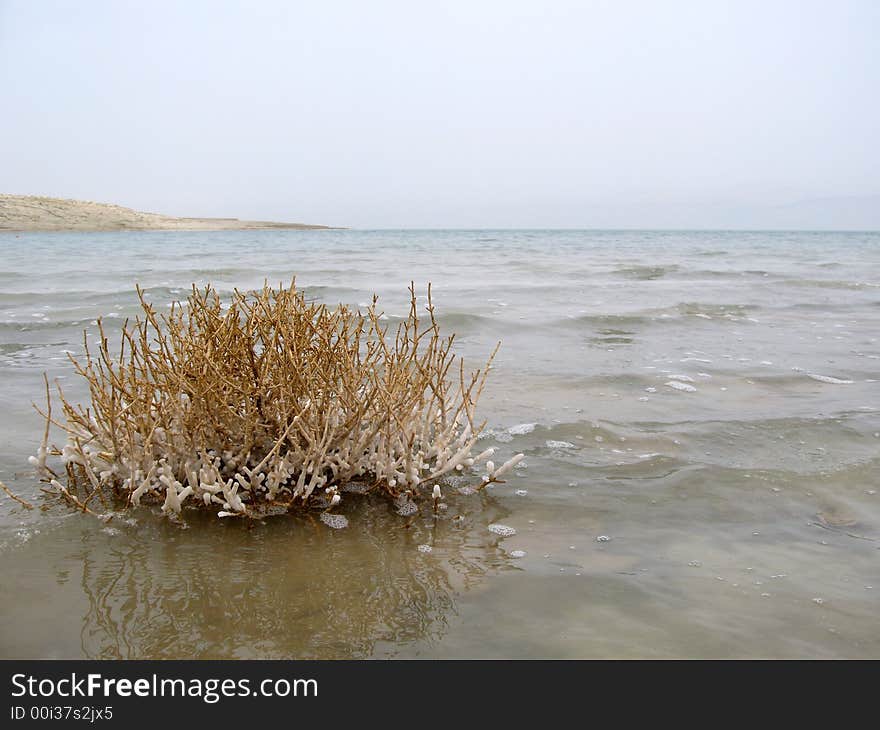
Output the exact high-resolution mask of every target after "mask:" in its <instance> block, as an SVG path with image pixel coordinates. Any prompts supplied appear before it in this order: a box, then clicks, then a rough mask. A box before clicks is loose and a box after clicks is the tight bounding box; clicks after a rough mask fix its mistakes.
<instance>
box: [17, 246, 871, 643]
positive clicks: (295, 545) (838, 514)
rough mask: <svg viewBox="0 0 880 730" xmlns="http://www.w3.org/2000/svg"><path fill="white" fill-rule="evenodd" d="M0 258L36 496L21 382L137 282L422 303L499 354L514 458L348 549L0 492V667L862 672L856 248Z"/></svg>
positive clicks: (229, 251)
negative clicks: (184, 661)
mask: <svg viewBox="0 0 880 730" xmlns="http://www.w3.org/2000/svg"><path fill="white" fill-rule="evenodd" d="M0 257H2V258H0V412H2V413H3V418H2V420H0V479H2V480H3V481H4V482H5V483H6V484H8V485H9V486H10V487H11V488H13V489H14V490H15V491H16V492H17V493H19V494H21V495H22V496H24V497H26V498H27V499H31V500H33V501H35V502H41V497H40V496H39V491H38V485H37V484H36V483H35V480H34V478H33V475H32V473H31V472H30V471H29V469H30V467H29V466H28V464H27V456H28V455H29V454H31V453H33V451H34V449H35V448H36V445H37V444H38V442H39V439H40V436H41V424H40V420H39V418H38V417H37V416H36V415H35V414H34V413H33V412H32V410H31V407H30V403H31V401H32V400H38V399H39V398H40V397H41V388H42V384H41V378H42V373H43V372H44V371H46V372H48V374H49V376H50V377H51V378H60V381H59V382H61V383H62V384H63V385H64V387H65V390H66V392H67V393H68V395H69V396H73V397H74V398H77V397H82V395H83V389H82V387H81V385H79V384H78V383H77V382H76V378H75V376H74V375H73V374H72V370H71V367H70V366H69V364H68V363H67V361H66V357H67V355H66V352H67V351H71V352H73V353H74V354H76V353H79V352H81V351H82V331H83V329H85V330H86V331H87V332H88V337H89V338H94V337H95V328H94V324H93V322H94V320H95V319H96V317H98V316H103V317H104V322H105V327H107V329H108V330H110V331H111V332H112V330H113V329H114V328H118V327H120V326H121V325H122V323H123V321H124V320H125V318H126V317H128V316H133V315H134V314H135V313H136V311H137V305H136V297H135V295H134V286H135V284H136V283H139V284H140V285H141V286H143V287H145V288H146V290H147V292H148V294H149V297H150V299H151V300H152V301H153V302H154V303H155V304H156V305H157V306H158V307H166V306H167V305H168V304H169V303H170V302H171V301H172V300H175V299H179V298H185V296H186V292H187V289H188V287H189V285H190V284H191V283H193V282H195V283H197V284H205V283H208V282H211V283H213V284H214V285H215V286H217V287H218V288H219V289H220V290H221V291H227V292H228V291H231V290H232V288H233V287H238V288H242V289H243V288H249V287H256V286H260V285H261V284H262V283H263V281H264V280H268V281H269V282H270V283H278V282H285V283H286V282H289V280H290V278H291V277H292V276H294V275H295V276H296V278H297V283H298V285H299V286H300V287H301V288H303V289H304V290H305V291H306V292H307V293H308V295H309V296H310V297H313V298H316V299H319V300H321V301H325V302H328V303H331V304H333V303H336V302H340V301H343V302H347V303H350V304H353V305H359V304H364V303H366V302H368V301H369V299H370V297H371V295H372V294H373V293H374V292H375V293H377V294H379V295H380V302H381V303H383V305H384V311H385V313H386V316H387V317H388V321H389V322H390V323H393V322H394V320H395V319H396V318H399V317H400V316H402V315H404V314H405V312H406V305H407V301H408V293H407V287H408V286H409V283H410V281H414V282H415V283H416V286H417V288H420V289H421V290H422V291H424V288H425V286H426V285H427V283H428V282H431V283H432V286H433V293H434V301H435V304H436V306H437V309H438V311H439V313H440V322H441V326H443V327H444V329H446V330H447V331H455V332H456V333H457V334H458V337H457V339H456V343H457V351H458V352H459V353H460V354H461V355H462V356H463V357H464V358H465V361H466V363H467V364H470V365H472V366H474V367H478V366H479V365H481V364H482V361H483V360H484V359H485V357H486V356H487V355H488V354H489V353H490V352H491V350H492V348H493V347H494V345H495V343H496V342H497V341H498V340H501V341H502V343H503V344H502V348H501V351H500V353H499V355H498V358H497V359H496V361H495V368H494V370H493V373H492V377H491V378H490V381H489V385H488V386H487V391H486V393H485V394H484V398H483V400H482V401H481V404H480V407H481V411H482V415H483V416H485V417H486V418H487V419H488V422H489V423H488V431H487V434H486V437H485V443H486V445H487V446H489V445H494V446H496V447H497V448H498V450H499V453H500V455H501V456H504V455H508V454H512V453H515V452H517V451H522V452H524V453H525V454H526V457H527V458H526V462H525V464H526V466H525V468H520V469H517V470H516V472H515V476H513V477H511V478H510V479H509V481H508V483H507V484H505V485H499V486H496V487H494V488H493V490H492V491H491V493H490V494H489V495H487V496H485V497H483V498H480V499H476V500H473V499H472V500H470V501H468V500H465V498H462V503H461V504H456V505H452V506H453V507H454V508H455V509H456V510H457V511H458V512H460V513H462V514H463V515H464V516H465V520H464V521H463V523H462V524H458V525H453V524H452V523H447V522H443V521H441V522H439V523H437V524H435V523H433V522H432V521H428V522H425V523H421V522H420V523H417V524H416V525H414V526H413V528H411V529H409V530H403V529H400V524H399V521H400V519H401V518H399V517H397V516H396V515H395V514H394V513H393V511H389V510H388V508H387V506H386V505H384V504H382V503H379V504H375V503H369V502H363V503H361V504H359V505H357V506H355V507H352V508H351V509H353V510H354V511H353V513H352V514H350V515H349V516H350V518H351V525H350V527H349V528H347V529H346V530H343V531H330V530H323V531H317V532H316V531H315V530H314V528H312V527H311V526H309V525H308V524H303V523H299V522H296V521H295V520H288V519H285V520H267V521H266V523H265V524H262V525H257V526H256V527H254V528H253V529H251V530H244V529H237V528H235V527H234V526H228V525H218V524H215V523H214V522H213V521H207V522H204V521H203V520H201V519H199V518H198V517H196V516H193V517H192V518H191V519H192V521H193V522H194V523H197V524H193V527H192V529H189V530H183V531H182V530H180V529H179V528H176V527H173V526H171V525H168V524H167V523H165V522H164V521H163V520H162V519H161V518H159V517H158V516H157V515H156V514H154V513H153V512H151V511H150V510H148V509H146V508H145V509H143V510H140V511H139V512H137V513H134V514H133V517H134V520H135V521H134V523H133V524H126V523H124V522H122V521H118V522H117V524H116V525H115V526H114V527H113V528H112V529H110V530H108V528H107V527H106V526H104V525H102V524H100V523H97V522H96V521H94V520H90V519H87V518H84V517H81V516H79V515H71V514H69V513H68V512H67V511H66V510H64V509H63V508H59V507H51V508H50V509H48V510H47V511H45V512H40V513H36V514H35V513H30V512H26V511H25V510H23V509H22V508H20V507H18V506H17V505H15V504H14V503H13V502H11V501H9V500H8V499H5V497H4V498H3V499H2V501H0V546H2V547H0V549H2V551H3V554H4V557H5V561H6V566H7V572H6V576H5V580H4V583H3V586H2V588H0V591H2V605H3V610H4V615H6V616H7V617H8V618H7V621H5V622H4V627H3V628H2V629H0V632H2V633H0V656H72V657H79V656H108V657H109V656H125V657H131V658H138V657H140V658H146V657H171V656H203V657H214V656H267V657H268V656H271V657H277V656H300V657H350V656H354V657H384V656H421V657H434V656H438V657H456V656H465V657H482V656H511V657H597V656H622V657H623V656H625V657H631V656H652V657H653V656H664V657H666V656H792V657H803V656H821V657H830V656H853V657H865V656H874V657H876V656H878V655H880V619H878V615H880V612H878V609H880V550H878V549H880V494H878V491H880V339H878V338H880V326H878V325H880V234H878V233H827V232H822V233H818V232H816V233H812V232H791V233H783V232H773V233H770V232H612V231H609V232H602V231H238V232H216V233H215V232H198V233H195V232H123V233H99V234H95V233H53V234H25V233H21V234H14V233H2V234H0ZM493 522H502V523H504V524H505V525H509V526H511V527H513V528H515V529H516V531H517V532H516V534H515V535H514V536H511V537H506V538H502V537H499V536H498V535H495V534H493V533H491V532H489V531H488V530H487V529H486V528H487V526H488V525H489V524H490V523H493ZM600 537H602V538H608V539H607V540H605V539H603V540H599V539H598V538H600ZM420 544H430V545H432V547H433V550H432V552H430V553H423V552H419V551H418V550H417V546H418V545H420ZM518 550H519V551H523V552H525V555H524V556H523V557H519V558H516V557H512V556H511V552H513V551H518ZM206 554H209V555H211V556H212V558H211V560H210V561H208V562H207V563H206V562H205V560H204V555H206ZM318 554H320V555H322V556H326V557H327V559H322V560H319V561H316V560H315V559H314V556H315V555H318Z"/></svg>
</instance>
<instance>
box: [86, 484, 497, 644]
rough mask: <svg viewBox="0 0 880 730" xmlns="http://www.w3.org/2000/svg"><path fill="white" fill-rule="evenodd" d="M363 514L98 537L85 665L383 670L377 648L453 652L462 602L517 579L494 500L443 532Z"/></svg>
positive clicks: (206, 523) (133, 530) (369, 510)
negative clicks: (452, 617)
mask: <svg viewBox="0 0 880 730" xmlns="http://www.w3.org/2000/svg"><path fill="white" fill-rule="evenodd" d="M456 510H463V513H462V514H463V517H464V519H463V520H455V519H453V516H454V515H456V514H457V513H456ZM354 512H355V514H352V515H349V517H350V526H349V527H348V528H347V529H345V530H338V531H335V530H331V529H329V528H327V527H325V526H323V525H317V524H310V523H309V522H308V521H303V520H296V519H294V518H288V517H279V518H273V519H270V520H267V521H266V522H265V523H264V524H262V525H257V526H254V527H251V528H248V527H247V526H246V525H245V524H244V523H241V522H236V523H219V524H218V523H217V521H216V520H211V519H204V516H203V515H200V514H198V513H197V512H193V513H191V514H190V515H188V517H187V519H188V521H189V522H190V524H191V525H192V528H191V529H189V530H180V529H179V528H175V527H173V526H171V525H168V524H166V523H164V522H162V521H161V520H160V519H158V518H155V517H154V516H152V515H147V514H146V513H144V512H142V513H141V514H140V515H139V518H140V520H141V523H140V524H138V525H135V526H126V527H125V528H124V530H122V534H119V535H115V536H113V537H110V538H108V536H107V535H105V534H102V533H94V534H92V535H90V536H89V537H88V538H87V539H86V541H85V547H84V549H83V551H82V554H81V558H82V566H83V572H82V588H83V591H84V593H85V596H86V597H87V600H88V610H87V613H86V615H85V616H84V617H83V625H82V653H83V655H84V656H86V657H89V658H100V659H111V658H124V659H134V658H187V657H196V658H219V657H234V658H282V657H289V658H358V657H367V656H372V655H373V654H374V647H375V645H376V643H377V642H389V643H391V644H393V645H396V646H401V645H405V644H407V643H409V642H413V641H416V640H420V641H427V642H429V643H430V642H433V641H435V640H437V639H439V638H440V637H441V636H442V635H443V633H444V632H445V629H446V616H447V615H448V614H449V613H450V612H451V611H455V604H456V595H457V594H458V593H459V592H461V591H463V590H467V589H468V588H470V587H472V586H474V585H475V584H476V583H478V582H479V581H480V580H481V579H482V577H483V576H484V575H486V573H487V572H489V571H497V570H499V569H503V568H504V566H506V565H508V561H507V559H506V558H505V557H504V554H503V551H502V550H501V549H500V548H499V547H497V544H498V538H497V537H496V536H494V535H492V534H491V533H489V532H488V531H487V530H486V525H487V524H488V523H490V522H493V521H497V520H500V519H503V518H504V517H505V515H506V514H507V512H506V511H504V510H503V509H501V508H499V506H498V505H497V504H496V503H495V501H494V500H492V498H491V497H488V496H481V497H471V498H458V499H455V500H453V502H452V503H451V504H450V510H449V512H448V513H446V514H444V515H443V517H442V518H440V519H437V520H436V521H435V520H434V518H433V517H424V518H419V519H417V520H416V521H414V522H413V523H412V524H411V526H410V527H409V528H404V527H403V525H405V524H406V520H405V519H404V518H402V517H400V516H398V515H396V514H394V513H393V512H392V511H391V510H390V508H389V507H388V505H386V504H385V503H379V502H376V501H371V500H368V499H364V500H362V501H361V504H360V505H358V506H357V507H356V508H355V510H354ZM195 523H198V524H195ZM423 543H428V544H432V545H433V547H434V549H433V552H431V553H429V554H425V553H422V552H420V551H419V550H418V549H417V546H418V545H419V544H423Z"/></svg>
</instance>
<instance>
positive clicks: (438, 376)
mask: <svg viewBox="0 0 880 730" xmlns="http://www.w3.org/2000/svg"><path fill="white" fill-rule="evenodd" d="M138 296H139V299H140V303H141V307H142V310H143V314H142V316H140V317H138V319H136V320H135V322H134V323H133V324H130V323H129V322H126V324H125V326H124V327H123V330H122V334H121V340H120V344H119V348H118V350H117V351H115V352H112V351H111V348H110V345H109V342H108V339H107V337H106V335H105V332H104V328H103V325H102V323H101V321H100V320H99V321H98V329H99V332H100V346H99V348H98V351H97V352H96V353H93V352H90V351H89V348H88V342H87V341H85V356H84V358H83V359H82V360H77V359H76V358H73V357H71V361H72V362H73V365H74V367H75V368H76V370H77V372H78V373H79V375H80V376H82V377H83V378H85V380H86V381H87V383H88V387H89V392H90V404H89V405H88V406H82V405H75V404H72V403H70V402H69V401H68V400H67V399H66V398H65V397H64V393H63V391H62V390H61V388H60V386H59V387H58V392H57V398H58V400H60V403H61V410H62V415H61V416H60V417H58V418H56V417H55V416H53V413H52V398H51V395H50V392H49V385H48V381H47V383H46V398H47V407H46V411H45V412H44V413H43V415H44V416H45V418H46V431H45V435H44V438H43V443H42V445H41V446H40V448H39V450H38V453H37V454H36V456H33V457H31V463H32V464H33V465H34V466H35V467H36V470H37V474H38V476H39V477H40V478H41V479H42V480H43V481H45V482H47V483H48V484H49V485H50V488H51V491H54V492H56V493H57V494H60V495H61V496H62V497H63V498H65V499H66V500H67V501H68V502H70V503H71V504H73V505H74V506H76V507H77V508H78V509H81V510H83V511H86V512H90V513H93V514H96V515H97V514H98V511H99V510H104V511H106V510H107V509H109V507H110V506H111V504H115V505H119V504H122V505H124V506H127V505H131V506H135V505H138V504H140V503H142V502H156V503H158V504H161V509H162V511H163V512H165V513H166V514H168V515H170V516H176V515H178V514H179V513H180V511H181V509H182V508H183V507H184V506H185V505H196V506H198V507H201V508H204V509H206V510H210V511H213V512H215V513H216V514H217V515H218V516H219V517H263V516H266V515H267V514H277V513H279V512H287V511H292V510H297V511H308V510H323V511H324V512H325V513H328V514H329V513H331V512H332V510H334V509H335V508H336V507H337V506H338V505H339V504H340V503H341V501H342V499H343V497H344V494H345V493H346V492H348V491H351V492H366V491H369V492H378V493H381V494H384V495H387V496H388V497H390V498H392V499H394V500H396V501H397V502H398V503H400V504H403V505H406V504H409V503H415V502H418V501H419V500H420V498H421V499H429V500H432V501H433V506H434V509H436V508H437V506H438V503H439V500H440V499H441V498H442V495H441V492H440V487H439V482H440V481H441V480H442V479H443V478H444V477H445V476H448V475H450V474H454V473H456V472H461V471H463V470H464V469H466V468H468V467H471V466H473V465H475V464H478V463H480V462H483V461H485V462H486V464H485V466H486V472H485V474H484V476H483V477H482V479H481V482H480V485H479V487H478V488H481V487H483V486H485V485H486V484H489V483H491V482H494V481H498V480H499V477H500V476H502V475H503V474H504V472H506V471H507V470H508V469H510V468H512V467H513V466H514V465H515V464H516V462H518V461H519V459H521V458H522V455H521V454H519V455H517V456H515V457H514V458H513V459H511V460H510V461H508V462H507V463H505V464H503V465H501V466H500V467H499V468H497V469H496V468H495V466H494V464H493V463H492V462H491V461H488V459H489V458H490V457H491V454H492V450H491V449H489V450H486V451H483V452H482V453H479V454H477V455H472V451H473V449H474V446H475V445H476V442H477V439H478V437H479V434H480V432H481V430H482V428H483V426H484V424H483V423H477V422H476V421H475V418H474V409H475V406H476V404H477V401H478V399H479V397H480V393H481V392H482V389H483V386H484V384H485V382H486V376H487V374H488V371H489V364H490V363H491V360H492V357H494V352H493V354H492V357H490V358H489V362H488V363H487V364H486V366H485V367H484V368H483V369H482V370H478V371H476V372H474V373H471V374H469V375H465V371H464V367H463V364H462V363H461V361H460V359H459V361H458V363H457V365H458V367H457V368H455V367H454V366H455V365H456V363H455V360H456V357H455V355H453V354H452V351H451V348H452V343H453V339H454V335H453V336H450V337H442V336H441V335H440V331H439V327H438V325H437V321H436V319H435V315H434V306H433V302H432V299H431V289H430V286H429V287H428V294H427V298H426V307H425V308H426V311H427V317H420V315H419V307H418V298H417V296H416V294H415V290H414V288H412V287H411V289H410V309H409V314H408V316H407V318H406V319H405V320H403V321H401V323H400V324H399V326H398V327H397V329H396V331H394V332H392V333H389V331H388V328H387V326H384V325H383V315H382V313H381V312H379V311H378V310H377V299H376V298H375V297H374V299H373V303H372V304H371V305H370V306H369V307H368V308H367V309H366V311H364V312H361V311H359V310H354V309H351V308H349V307H347V306H346V305H342V304H340V305H339V306H337V307H334V308H331V307H328V306H327V305H325V304H320V303H315V302H309V301H307V300H306V298H305V297H304V295H303V294H302V293H301V292H299V291H298V290H297V289H296V287H295V284H294V283H291V285H290V287H289V288H283V287H281V288H278V289H275V288H272V287H270V286H268V285H265V286H264V287H263V289H262V290H260V291H257V292H251V293H243V292H239V291H237V290H236V291H235V292H234V294H233V295H232V298H231V301H229V302H228V303H225V304H224V303H223V302H222V301H221V298H220V296H219V295H218V293H217V292H216V290H214V289H213V288H212V287H210V286H208V287H206V288H205V289H197V288H196V287H195V286H193V288H192V293H191V294H190V296H189V298H188V301H187V302H186V303H185V304H183V305H181V304H179V303H175V304H174V305H172V307H171V310H170V312H169V313H168V314H166V315H161V316H160V315H157V313H156V311H155V310H154V308H153V307H152V305H150V304H149V302H147V301H146V298H145V296H144V292H143V291H142V290H141V289H140V288H138ZM496 351H497V347H496ZM53 424H54V425H55V426H58V427H60V428H61V429H62V430H63V431H64V432H65V433H66V435H67V442H66V443H65V444H64V446H63V447H62V448H60V449H58V448H57V447H54V446H53V447H50V446H49V431H50V426H51V425H53ZM50 456H58V457H61V461H62V463H63V471H62V473H59V472H58V471H56V470H54V469H53V468H52V467H51V466H50V465H49V457H50ZM325 521H327V522H328V524H329V522H332V520H329V521H328V520H325ZM336 522H339V521H338V520H337V521H336Z"/></svg>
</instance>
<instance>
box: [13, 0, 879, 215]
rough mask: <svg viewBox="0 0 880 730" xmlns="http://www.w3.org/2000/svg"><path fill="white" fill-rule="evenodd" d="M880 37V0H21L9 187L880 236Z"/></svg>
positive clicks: (170, 203)
mask: <svg viewBox="0 0 880 730" xmlns="http://www.w3.org/2000/svg"><path fill="white" fill-rule="evenodd" d="M878 38H880V2H875V1H874V0H864V1H863V2H856V1H850V2H847V1H844V0H836V1H835V2H831V0H824V1H822V2H809V1H808V0H795V1H792V2H784V1H782V0H779V1H773V0H764V1H762V2H748V1H743V0H735V1H734V0H731V1H730V2H721V1H717V2H713V1H712V0H694V1H692V2H674V1H673V0H663V1H662V2H661V1H659V0H658V1H656V2H625V1H621V0H614V1H613V2H611V1H609V2H599V1H594V2H590V1H588V0H577V1H574V0H573V1H571V2H568V1H562V0H541V1H537V0H536V1H533V2H525V1H520V0H467V1H466V2H458V1H457V0H444V1H443V2H431V3H426V2H415V1H413V0H408V1H405V2H390V1H388V0H370V1H369V2H364V1H363V0H360V1H351V2H347V1H341V0H320V2H318V1H316V0H309V1H308V2H305V1H303V2H292V1H291V2H269V1H266V2H258V1H250V2H245V1H244V0H241V1H240V2H185V3H182V2H160V1H157V0H150V1H149V2H146V1H141V2H137V3H134V2H120V1H119V0H114V2H91V1H82V2H44V1H41V0H0V192H12V193H31V194H46V195H55V196H61V197H74V198H84V199H89V200H101V201H108V202H117V203H120V204H123V205H128V206H132V207H135V208H139V209H144V210H154V211H158V212H164V213H171V214H177V215H217V216H226V215H229V216H237V217H242V218H245V217H248V218H266V219H276V220H295V221H306V222H315V223H327V224H336V225H349V226H355V227H410V226H414V227H419V226H422V227H435V226H436V227H493V226H497V227H521V226H522V227H603V226H617V227H651V226H671V227H700V226H713V225H717V226H743V227H760V226H762V225H774V224H775V223H776V222H778V221H780V220H781V221H783V223H782V224H783V225H797V224H798V223H799V222H800V223H802V224H804V225H806V226H809V225H810V216H814V217H815V215H817V212H816V211H817V210H818V211H826V213H823V215H825V216H826V218H827V216H828V213H827V211H828V210H833V211H837V212H836V213H833V214H832V217H833V216H834V215H836V216H838V217H839V216H841V215H843V216H844V217H846V216H850V217H849V218H847V219H846V220H847V221H848V223H849V224H851V225H850V227H852V226H855V227H862V226H865V225H867V224H866V223H858V222H857V220H860V219H859V216H862V217H863V218H864V216H868V218H870V217H871V216H872V215H873V216H874V219H876V220H877V225H880V143H878V134H880V46H878V43H880V41H878ZM817 199H818V200H817ZM829 199H830V200H829ZM841 211H844V212H843V213H841ZM846 211H849V212H846ZM853 215H854V216H855V218H853V217H852V216H853ZM768 216H769V217H768ZM789 219H791V221H792V222H789V223H784V221H788V220H789ZM872 220H873V219H872ZM823 221H824V222H823ZM823 221H818V222H816V223H815V225H824V224H826V223H828V221H827V220H825V219H823ZM854 221H855V222H854ZM838 222H839V221H838ZM831 224H832V225H833V221H832V223H831ZM841 225H843V226H844V227H846V226H847V225H848V224H847V222H844V223H841Z"/></svg>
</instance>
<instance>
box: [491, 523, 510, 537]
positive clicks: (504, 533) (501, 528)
mask: <svg viewBox="0 0 880 730" xmlns="http://www.w3.org/2000/svg"><path fill="white" fill-rule="evenodd" d="M487 529H488V530H489V532H494V533H495V534H496V535H500V536H501V537H512V536H513V535H515V534H516V530H514V529H513V528H512V527H508V526H507V525H500V524H498V523H497V522H493V523H492V524H491V525H489V527H488V528H487Z"/></svg>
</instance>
